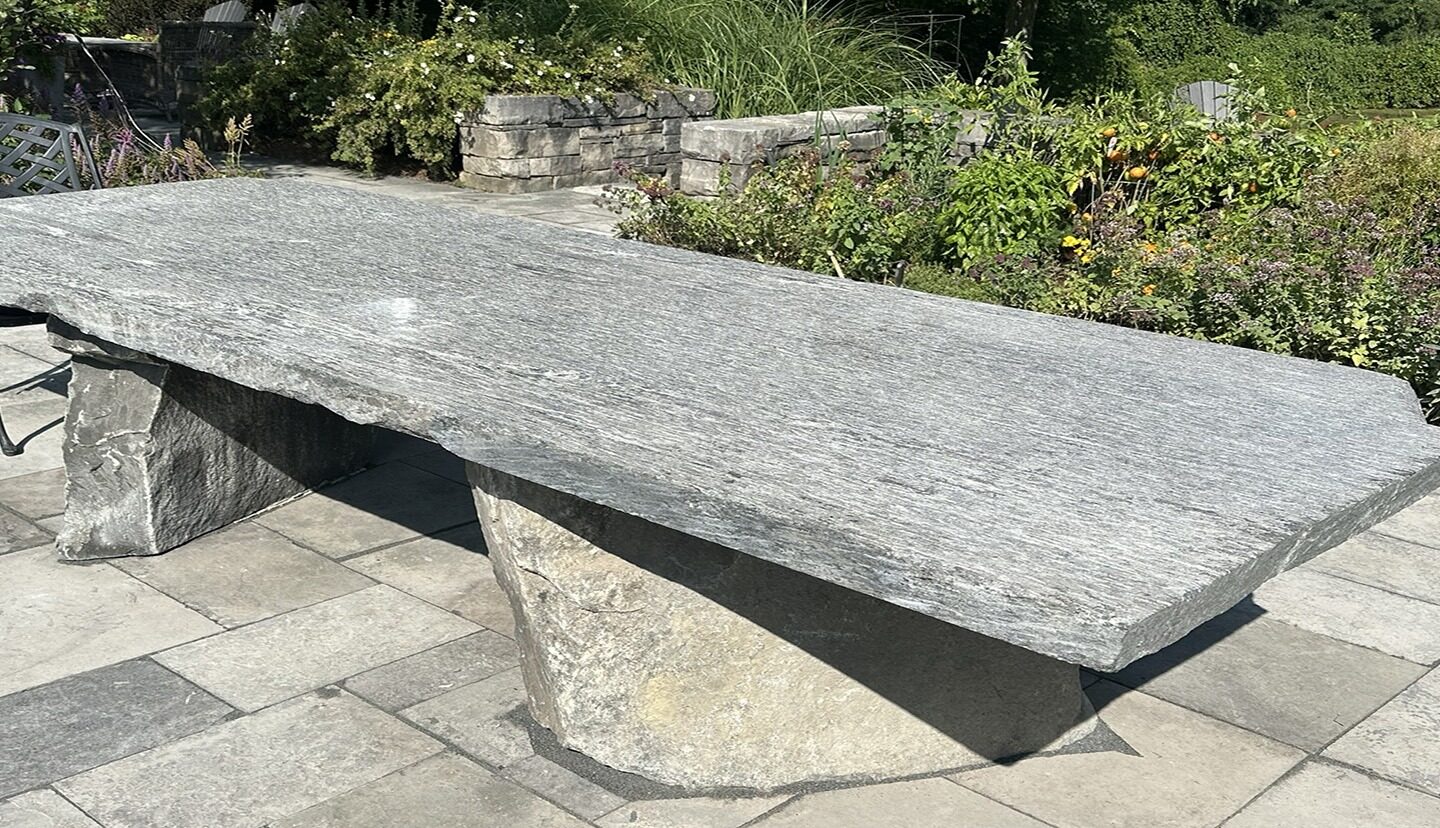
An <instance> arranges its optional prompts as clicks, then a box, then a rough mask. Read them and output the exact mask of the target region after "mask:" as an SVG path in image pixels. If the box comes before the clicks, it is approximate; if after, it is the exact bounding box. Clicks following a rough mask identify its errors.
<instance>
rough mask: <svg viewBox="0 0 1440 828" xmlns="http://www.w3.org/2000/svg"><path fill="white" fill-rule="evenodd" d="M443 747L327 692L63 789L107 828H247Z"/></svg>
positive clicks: (93, 773)
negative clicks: (199, 827)
mask: <svg viewBox="0 0 1440 828" xmlns="http://www.w3.org/2000/svg"><path fill="white" fill-rule="evenodd" d="M442 747H443V746H442V745H441V744H440V743H439V742H436V741H435V740H434V739H431V738H430V737H428V736H425V735H423V734H421V733H419V732H417V731H415V730H413V729H412V728H410V727H408V726H406V725H404V724H402V723H401V722H398V721H396V720H395V719H394V718H393V717H391V716H387V715H386V714H384V713H382V712H380V711H379V710H376V709H375V708H373V707H371V706H370V705H368V704H366V703H364V702H363V701H360V700H359V699H357V698H355V697H354V696H351V695H349V694H347V693H343V692H340V691H337V690H333V689H327V690H322V691H320V692H316V693H310V694H307V695H305V696H302V697H300V698H297V699H292V700H291V701H288V702H286V703H284V704H280V705H276V706H275V707H272V708H270V709H269V710H265V711H263V712H261V713H257V714H256V715H254V716H247V717H245V718H242V719H237V720H235V721H233V722H226V723H224V724H221V725H217V726H215V727H212V728H210V729H208V730H205V731H202V732H200V733H197V734H195V735H193V736H188V737H186V738H184V739H181V740H179V741H176V742H171V743H170V744H167V745H163V746H161V747H157V748H152V749H151V750H147V751H145V752H144V753H137V754H135V755H134V756H131V757H128V758H126V759H121V760H119V761H117V762H111V763H110V764H108V765H102V766H100V767H98V768H96V769H94V770H90V771H86V772H85V773H82V774H79V775H78V776H73V777H71V778H69V779H67V780H65V781H63V782H60V783H57V784H56V789H57V790H59V791H60V793H62V794H64V795H65V797H66V798H68V799H70V800H71V801H72V802H74V803H75V804H76V805H78V806H80V807H81V808H82V809H84V810H85V812H86V813H88V814H90V815H92V816H94V817H95V818H96V819H97V820H99V821H100V822H101V824H103V825H105V826H106V828H195V826H201V825H203V826H206V828H232V826H234V828H240V826H255V825H262V824H264V823H266V822H268V821H271V820H275V819H280V818H282V817H286V816H289V815H291V814H294V813H298V812H299V811H302V810H304V809H305V808H308V807H310V806H311V805H315V804H318V803H320V802H323V801H325V800H327V799H330V798H331V797H334V796H338V795H340V794H343V793H345V792H346V791H350V790H353V789H355V788H356V787H359V786H360V785H363V784H365V783H367V782H371V781H374V780H376V779H379V778H381V777H383V776H385V775H386V774H389V773H391V772H393V771H396V770H399V769H400V768H403V767H406V766H408V765H412V764H414V763H415V762H418V761H420V760H421V759H424V758H425V757H427V756H430V755H432V754H434V753H438V752H439V751H440V750H441V749H442Z"/></svg>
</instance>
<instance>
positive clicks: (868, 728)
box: [469, 464, 1095, 790]
mask: <svg viewBox="0 0 1440 828" xmlns="http://www.w3.org/2000/svg"><path fill="white" fill-rule="evenodd" d="M469 474H470V480H471V482H472V483H473V485H474V487H475V499H476V505H477V507H478V510H479V513H480V523H481V527H482V529H483V530H484V533H485V540H486V543H487V544H488V545H489V548H490V555H491V560H492V561H493V563H494V566H495V572H496V575H497V576H498V577H499V579H500V583H501V586H502V587H504V589H505V591H506V593H507V594H508V595H509V597H510V601H511V604H512V606H513V607H514V610H515V618H516V624H517V628H516V637H517V639H518V640H519V644H520V652H521V659H522V667H523V671H524V675H525V684H526V688H527V690H528V692H529V696H530V701H531V712H532V714H533V715H534V716H535V718H536V719H537V720H538V721H539V722H540V723H541V724H543V725H544V726H546V727H548V728H550V729H551V730H552V731H554V733H555V734H556V736H557V737H558V738H559V740H560V743H561V744H563V745H565V746H566V747H569V748H572V749H574V750H578V751H581V752H583V753H585V754H588V755H589V756H590V757H592V758H594V759H596V760H598V761H600V762H602V763H604V764H606V765H609V766H611V767H614V768H618V769H620V770H624V771H630V772H633V773H637V774H640V775H642V776H645V777H648V778H649V779H652V780H655V781H657V782H663V783H667V784H671V785H679V786H684V787H687V788H698V789H704V788H727V787H739V788H751V789H760V790H768V789H775V788H780V787H784V786H788V785H794V784H799V783H805V782H821V781H845V780H857V781H858V780H861V779H882V778H893V777H901V776H910V775H916V774H926V773H935V772H938V771H942V770H948V769H952V768H958V767H965V766H971V765H976V764H980V763H985V762H990V761H993V760H996V759H1002V758H1008V757H1013V756H1017V755H1021V754H1025V753H1031V752H1035V751H1039V750H1044V749H1058V748H1061V747H1064V746H1066V745H1069V744H1072V743H1074V742H1075V741H1077V740H1079V739H1080V738H1083V737H1084V736H1086V735H1088V734H1089V733H1090V732H1091V731H1092V730H1093V729H1094V727H1095V719H1094V716H1093V711H1092V710H1091V709H1090V707H1089V705H1088V703H1087V702H1086V701H1085V697H1084V695H1083V694H1082V693H1081V690H1080V678H1079V671H1078V669H1077V668H1076V667H1075V666H1073V665H1068V664H1063V663H1061V662H1058V661H1055V660H1053V659H1050V658H1047V657H1044V656H1041V655H1038V654H1036V653H1033V652H1030V651H1028V650H1024V649H1021V648H1018V647H1015V646H1013V645H1010V644H1006V643H1004V642H1001V641H997V640H995V639H991V638H986V637H984V636H981V635H978V634H975V633H972V632H969V631H966V630H962V629H959V628H957V627H954V626H951V625H949V624H946V623H944V622H941V621H937V620H935V619H933V618H930V617H928V616H925V615H922V614H920V613H916V612H912V611H910V610H906V609H903V608H901V607H897V606H895V605H893V604H889V603H886V602H884V601H880V600H877V599H874V598H870V597H868V596H865V595H861V594H859V593H856V592H853V591H850V590H847V589H844V588H841V587H837V586H835V585H833V584H830V583H827V582H825V581H821V580H818V579H816V578H812V577H810V576H807V575H803V574H800V573H798V572H795V571H792V570H788V569H785V568H783V567H779V566H776V565H774V564H770V563H767V562H765V561H761V560H759V559H757V558H752V557H749V556H747V555H743V554H740V553H738V552H735V551H734V550H731V549H727V548H724V547H721V546H717V545H715V544H711V543H707V542H705V541H701V540H699V539H696V538H693V537H690V536H688V535H684V534H682V533H679V532H675V531H673V530H669V529H666V528H663V527H660V526H657V525H655V524H652V523H649V522H647V521H644V520H641V519H639V518H635V517H631V516H629V515H625V514H622V513H620V512H616V511H614V510H611V509H607V508H605V507H602V506H598V505H595V504H593V503H588V502H586V501H582V500H578V499H576V498H573V497H570V496H567V495H562V494H560V493H558V492H555V491H552V490H550V489H546V488H544V487H540V486H536V485H533V484H530V483H527V482H525V481H522V480H519V479H517V478H514V477H510V476H508V475H504V474H501V473H499V472H496V471H494V470H491V469H487V468H484V467H481V466H477V465H474V464H471V465H470V466H469Z"/></svg>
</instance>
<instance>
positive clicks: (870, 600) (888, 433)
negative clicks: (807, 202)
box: [0, 180, 1440, 788]
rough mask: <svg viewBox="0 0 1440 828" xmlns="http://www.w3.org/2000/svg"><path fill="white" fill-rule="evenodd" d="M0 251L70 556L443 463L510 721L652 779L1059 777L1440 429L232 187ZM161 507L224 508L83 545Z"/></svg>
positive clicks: (823, 295)
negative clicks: (468, 520)
mask: <svg viewBox="0 0 1440 828" xmlns="http://www.w3.org/2000/svg"><path fill="white" fill-rule="evenodd" d="M157 216H163V217H164V220H163V221H157V220H156V217H157ZM0 228H3V230H4V232H3V233H0V262H3V265H0V304H7V305H18V306H23V307H27V308H32V309H36V310H44V311H48V312H50V313H52V314H53V315H54V316H56V317H58V318H59V319H61V320H64V322H65V323H68V324H69V325H71V326H74V328H73V329H71V328H68V327H63V326H62V327H60V328H58V329H57V335H58V336H59V338H60V340H59V341H60V342H61V343H62V344H65V343H76V342H80V341H81V340H88V341H89V343H90V344H88V345H74V344H71V345H70V346H68V347H71V348H72V350H73V349H76V348H80V349H82V350H84V349H87V348H88V349H90V350H91V353H92V356H93V357H94V358H93V359H91V360H90V364H81V363H82V362H85V360H77V371H76V384H75V388H76V391H75V396H74V399H73V401H72V410H71V416H70V421H69V422H68V423H67V428H68V434H69V436H68V438H67V439H68V441H69V442H70V443H71V444H72V445H71V446H70V453H69V454H68V456H67V465H68V468H69V472H70V475H71V482H70V491H71V492H72V498H73V496H74V493H76V492H86V493H87V494H86V495H85V496H84V497H83V498H82V499H81V500H82V502H83V503H84V504H86V505H84V507H83V508H82V509H80V510H79V511H80V514H74V513H72V514H71V516H70V520H71V521H72V522H74V523H75V525H76V526H77V527H80V528H78V529H72V528H71V527H69V526H67V528H66V530H65V534H64V535H62V539H61V543H62V547H64V548H65V550H66V552H67V554H69V555H70V556H72V557H90V556H96V555H109V554H121V553H125V552H138V553H155V552H160V551H163V549H164V548H167V547H168V546H172V545H174V544H175V543H178V542H181V540H182V538H183V536H184V535H186V534H191V533H195V532H199V531H204V530H205V529H206V528H214V526H215V525H221V524H223V523H224V522H227V521H229V520H233V519H235V517H237V516H238V513H240V512H244V511H247V510H252V509H253V508H256V505H255V504H256V503H257V502H260V501H267V500H272V501H273V500H278V499H281V498H283V497H287V496H289V495H290V494H293V492H294V491H295V490H296V489H298V488H302V487H304V486H306V485H309V483H310V481H312V480H313V479H315V478H319V477H324V476H326V475H327V474H330V473H333V472H334V471H335V469H334V468H333V467H332V466H327V464H326V460H325V458H335V457H340V458H341V460H340V461H339V462H340V464H341V465H346V464H351V463H355V462H359V458H360V457H361V456H362V455H363V447H364V445H365V442H364V441H365V439H366V434H365V433H364V429H363V428H362V426H364V425H369V424H378V425H382V426H385V427H387V428H391V429H396V430H399V431H403V432H406V433H409V434H414V435H418V436H421V437H424V438H426V439H429V440H433V441H434V442H436V443H438V444H440V445H442V446H444V447H445V448H447V449H449V450H450V451H453V452H454V453H456V454H458V455H460V456H461V457H463V458H465V459H466V460H467V461H470V463H471V471H470V474H471V479H472V481H473V483H474V484H475V487H476V498H477V505H478V507H479V511H480V515H481V519H482V526H483V528H484V530H485V533H486V538H487V541H488V543H489V546H490V550H491V554H492V556H493V558H494V560H495V563H496V565H497V571H498V575H499V577H500V579H501V582H502V585H503V586H504V587H505V588H506V590H507V592H508V593H509V595H510V597H511V600H512V604H513V606H514V609H515V611H516V616H517V622H518V629H519V633H518V634H519V638H520V641H521V646H522V650H523V651H524V654H525V656H524V666H525V675H526V683H527V688H528V690H529V692H530V694H531V700H532V705H531V709H532V713H533V714H534V715H535V717H536V718H537V719H538V720H539V721H540V722H541V723H542V724H545V725H547V726H549V727H550V728H552V729H553V730H555V732H556V733H557V735H558V736H559V737H560V739H561V741H562V742H563V743H565V744H567V745H569V746H571V747H575V748H577V749H581V750H585V751H587V752H589V753H591V754H592V755H594V756H595V757H596V758H599V759H601V760H602V761H605V762H607V763H609V764H612V765H614V766H615V767H619V768H622V769H625V770H633V771H636V772H639V773H644V774H646V775H649V776H651V777H653V778H655V779H658V780H660V781H663V782H671V783H674V784H680V785H686V786H691V787H724V786H740V787H751V788H774V787H777V786H783V785H786V784H791V783H797V782H804V781H813V780H817V779H837V778H860V777H875V776H883V775H886V774H903V773H920V772H926V771H929V770H935V769H939V768H942V767H957V766H961V765H966V764H970V763H975V762H983V761H990V760H994V759H997V758H1002V757H1005V756H1008V755H1013V754H1020V753H1025V752H1030V751H1035V750H1042V749H1061V748H1064V747H1066V746H1071V745H1074V744H1076V743H1077V742H1079V741H1081V740H1083V738H1084V737H1085V736H1086V735H1087V734H1088V733H1090V732H1091V731H1092V730H1093V726H1094V725H1093V719H1092V718H1090V716H1089V711H1088V710H1086V709H1084V708H1083V703H1082V701H1081V699H1082V696H1081V694H1080V693H1079V684H1078V675H1077V672H1076V668H1075V666H1074V665H1076V664H1081V665H1087V666H1090V667H1093V668H1096V669H1101V670H1108V669H1115V668H1118V667H1121V666H1123V665H1125V664H1128V663H1129V662H1130V661H1133V660H1134V659H1136V658H1138V657H1140V656H1143V655H1145V654H1147V653H1150V652H1153V651H1155V650H1157V649H1159V648H1161V647H1163V646H1165V645H1166V644H1168V643H1170V642H1172V641H1175V640H1176V639H1178V638H1179V637H1181V636H1183V635H1184V634H1185V633H1186V632H1188V631H1189V630H1191V629H1193V628H1194V627H1195V626H1197V625H1198V624H1200V623H1202V622H1204V621H1205V620H1208V619H1209V618H1211V617H1213V616H1215V615H1216V614H1218V613H1220V612H1221V611H1223V610H1224V609H1226V608H1228V607H1229V606H1231V605H1232V604H1234V603H1235V602H1236V601H1238V600H1239V599H1240V598H1242V597H1244V596H1245V595H1247V594H1248V593H1249V592H1251V591H1252V590H1253V589H1254V588H1255V587H1256V586H1258V585H1259V584H1261V583H1263V582H1264V581H1265V580H1267V579H1268V578H1270V577H1272V576H1274V575H1276V574H1277V573H1279V572H1281V571H1283V570H1284V569H1286V568H1288V567H1290V566H1292V565H1294V564H1296V563H1299V562H1301V561H1303V560H1305V559H1307V558H1309V557H1311V556H1313V555H1315V554H1317V553H1319V552H1320V551H1322V550H1324V549H1326V548H1328V547H1330V546H1332V545H1334V544H1336V543H1338V542H1339V541H1341V540H1343V539H1345V538H1346V537H1349V536H1350V535H1351V534H1353V533H1355V532H1357V531H1359V530H1361V529H1363V528H1365V527H1368V526H1369V525H1371V524H1373V523H1375V522H1376V521H1378V520H1380V519H1382V518H1383V517H1385V516H1387V515H1389V514H1391V513H1393V512H1395V511H1397V510H1398V509H1400V508H1402V507H1404V506H1405V505H1407V504H1409V503H1410V502H1412V501H1414V500H1415V499H1417V498H1418V497H1420V496H1421V495H1423V494H1424V493H1426V492H1428V491H1430V490H1432V489H1434V488H1436V486H1437V485H1440V462H1437V461H1440V431H1437V430H1436V429H1434V428H1432V427H1430V426H1428V425H1426V424H1425V422H1424V420H1423V419H1422V417H1421V415H1420V412H1419V408H1418V406H1417V404H1416V400H1415V398H1414V395H1413V393H1412V392H1411V390H1410V389H1409V388H1408V387H1407V386H1406V385H1404V384H1403V383H1401V382H1400V381H1398V380H1395V379H1392V378H1389V377H1384V376H1381V375H1379V374H1375V373H1371V372H1367V371H1361V370H1356V369H1350V368H1344V367H1339V366H1334V365H1326V364H1320V363H1315V362H1309V361H1304V360H1298V359H1290V358H1284V357H1278V356H1272V355H1267V354H1261V353H1256V352H1252V351H1245V350H1241V349H1237V348H1230V347H1225V346H1219V345H1213V344H1207V343H1201V342H1194V341H1189V340H1185V339H1179V338H1172V337H1167V336H1160V335H1153V334H1147V333H1143V332H1137V331H1132V330H1127V329H1122V328H1116V327H1111V326H1106V325H1099V324H1093V323H1087V322H1082V321H1077V320H1072V319H1065V318H1059V317H1051V316H1044V315H1040V314H1033V313H1028V312H1024V311H1017V310H1012V309H1006V308H999V307H992V306H986V305H979V304H973V303H968V302H963V301H957V300H952V299H946V298H940V297H935V296H929V295H924V294H920V293H913V292H908V291H903V290H896V289H893V288H886V287H881V286H875V285H866V284H858V283H853V282H846V281H840V280H836V279H833V278H830V277H825V276H816V275H811V274H804V273H798V272H794V271H789V270H783V269H779V268H773V267H766V266H762V265H756V264H750V263H745V262H739V261H732V260H727V259H720V258H715V257H711V256H705V255H700V254H695V253H690V252H686V251H681V250H673V249H667V248H660V247H654V246H649V245H645V244H640V243H636V242H629V241H619V240H611V239H605V238H600V237H596V236H592V235H589V234H583V233H571V232H567V231H566V230H564V229H563V228H555V227H548V226H544V225H540V224H536V223H531V222H527V221H524V220H519V219H507V218H502V217H489V216H479V215H475V214H472V213H469V212H466V211H456V210H451V209H447V208H445V207H432V206H429V205H421V204H414V203H409V202H400V201H394V200H390V199H387V198H384V197H372V196H366V195H360V194H356V193H353V192H348V191H341V190H337V189H330V188H327V187H324V186H318V185H313V184H307V183H302V182H278V181H259V180H227V181H212V182H196V183H188V184H179V185H165V186H152V187H138V188H131V189H125V190H116V191H105V192H94V193H79V194H74V195H62V196H53V197H47V198H35V199H16V200H11V201H10V202H7V203H5V204H0ZM95 354H98V356H96V355H95ZM126 354H130V355H131V356H130V358H126V356H125V355H126ZM159 365H168V366H175V368H174V370H171V371H169V372H168V373H167V380H166V383H165V384H163V387H161V388H160V389H159V395H160V397H169V398H173V400H174V401H177V402H178V405H177V404H169V405H168V408H167V406H166V403H165V400H163V399H160V400H155V402H156V406H157V409H156V410H162V409H163V410H172V411H176V412H181V411H183V412H188V413H189V414H190V415H193V416H185V417H165V416H152V417H149V418H148V419H146V418H144V417H141V418H138V419H137V418H135V417H130V418H128V419H124V418H122V419H124V425H123V427H120V428H119V429H118V431H119V432H124V434H123V437H124V439H118V438H119V437H120V436H121V435H119V434H116V435H111V434H107V433H105V426H104V424H103V422H102V423H100V424H99V425H97V424H96V421H95V418H94V417H93V416H91V415H92V414H93V413H94V412H103V411H107V410H112V409H113V408H114V405H113V400H114V399H115V398H116V394H117V393H118V392H116V391H114V390H113V388H114V386H116V385H117V384H119V385H124V386H126V387H135V382H136V381H135V380H134V377H136V376H139V375H141V374H143V373H144V372H145V371H153V370H155V368H156V367H157V366H159ZM217 382H218V383H220V384H221V385H219V386H216V383H217ZM206 384H209V385H208V386H207V385H206ZM87 389H88V390H87ZM152 399H154V398H152ZM196 399H200V400H209V401H212V402H204V403H202V404H198V405H191V406H188V407H187V405H186V404H185V403H184V402H183V401H184V400H192V401H193V400H196ZM221 400H229V401H230V402H228V403H224V405H223V406H222V405H220V404H219V403H218V402H214V401H221ZM297 404H305V405H306V406H318V407H321V408H323V409H325V411H320V410H318V408H315V409H308V408H307V409H306V410H307V411H308V412H309V413H305V414H299V415H297V414H295V413H294V412H293V411H292V410H291V409H290V407H293V406H295V405H297ZM236 405H239V406H243V407H244V410H245V411H247V412H249V413H248V414H247V416H246V417H245V418H244V423H246V424H249V425H245V424H241V423H237V422H234V421H233V419H232V421H226V420H225V418H223V417H219V416H216V415H215V412H216V411H218V410H229V408H230V407H232V406H236ZM107 406H108V408H107ZM333 415H338V416H333ZM119 422H120V421H119V420H117V424H118V423H119ZM255 423H262V424H263V425H264V427H263V428H257V427H255V425H254V424H255ZM284 428H289V429H291V430H292V431H294V432H295V433H297V434H298V435H300V436H299V437H294V436H291V437H290V438H288V442H287V440H277V439H275V437H274V434H273V432H274V430H276V429H284ZM81 435H88V436H86V437H85V438H84V440H83V441H80V436H81ZM112 438H114V439H112ZM77 441H80V442H83V443H84V445H81V444H80V442H77ZM122 443H123V445H122ZM181 444H183V445H185V446H186V447H187V448H186V452H185V454H184V456H180V455H178V454H177V453H176V452H175V451H173V450H172V447H174V446H177V445H181ZM297 445H303V446H308V447H309V448H307V449H305V450H303V451H302V450H300V449H299V448H296V446H297ZM287 446H289V448H286V447H287ZM317 446H318V447H320V448H323V449H325V450H323V451H322V450H319V449H317V448H316V447H317ZM107 463H108V464H109V465H108V466H107ZM115 468H126V469H131V470H132V472H133V473H128V474H130V475H131V476H130V477H126V476H125V475H124V474H121V475H118V476H114V475H112V477H111V478H110V479H108V480H107V479H106V478H105V475H106V474H110V473H111V472H112V471H113V469H115ZM157 469H159V470H162V471H160V472H156V471H155V470H157ZM163 470H168V471H163ZM206 470H215V474H213V475H211V474H206V473H205V472H206ZM156 474H161V475H162V476H163V475H174V476H175V479H180V480H186V481H191V482H194V481H202V482H203V481H206V480H212V479H216V478H218V479H219V480H220V481H221V482H220V483H218V484H216V485H215V486H205V485H190V486H185V487H176V486H170V487H168V488H167V487H165V486H158V487H155V488H154V489H153V490H152V492H151V493H150V494H145V495H143V496H141V497H140V498H139V501H141V502H139V503H137V504H134V505H132V506H130V507H127V508H130V509H131V513H132V514H140V513H143V514H144V515H145V516H146V517H145V519H146V520H148V521H149V522H150V523H149V525H150V526H151V527H152V528H151V529H150V530H147V532H146V536H145V537H144V538H141V539H139V541H134V540H133V539H132V540H130V541H125V542H120V543H117V542H115V541H114V540H113V536H112V539H111V541H109V542H106V541H104V540H103V538H102V539H99V540H97V536H98V535H103V534H104V533H97V532H90V531H88V530H86V531H82V529H84V528H85V527H87V526H94V525H99V524H100V523H105V525H108V526H113V525H115V521H114V517H115V515H114V514H108V515H107V514H105V511H106V508H114V501H116V500H118V499H119V494H118V492H116V489H117V488H119V487H118V486H117V484H116V483H115V480H122V479H123V480H134V479H136V477H135V475H140V476H141V477H146V476H148V478H147V479H152V480H153V479H154V476H155V475H156ZM236 481H244V482H245V484H246V485H249V486H253V487H256V488H259V489H260V490H261V491H262V492H264V496H263V497H262V496H256V495H253V494H251V495H247V496H246V497H243V498H241V497H240V496H239V494H238V492H239V491H241V490H245V486H244V485H237V483H236ZM127 485H128V484H127ZM136 488H137V487H133V486H131V487H129V490H131V491H133V490H135V489H136ZM106 491H109V492H111V501H112V502H111V504H110V506H109V507H107V506H106V505H105V504H104V503H102V501H104V500H105V492H106ZM162 492H164V494H163V495H162ZM217 492H218V493H219V494H218V495H217ZM217 500H225V502H224V503H221V504H219V505H217ZM162 501H163V502H162ZM157 504H159V505H158V506H157ZM197 514H199V515H201V516H202V517H200V518H197V517H196V515H197ZM97 515H98V516H99V518H103V520H100V519H97V518H96V516H97ZM106 521H108V522H106ZM175 526H181V527H182V530H181V531H174V530H173V527H175ZM156 538H160V539H159V540H156ZM127 544H129V547H128V548H127V547H126V545H127Z"/></svg>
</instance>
